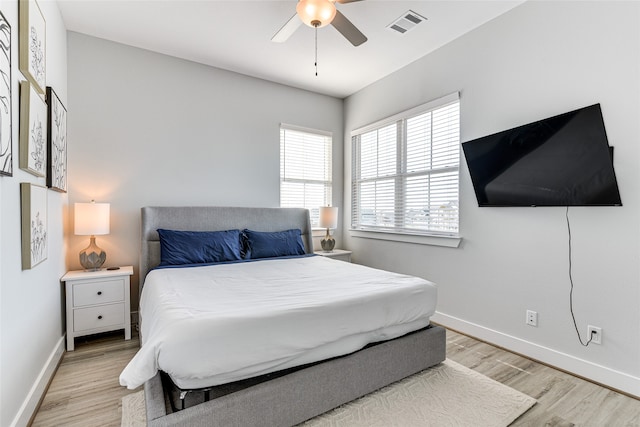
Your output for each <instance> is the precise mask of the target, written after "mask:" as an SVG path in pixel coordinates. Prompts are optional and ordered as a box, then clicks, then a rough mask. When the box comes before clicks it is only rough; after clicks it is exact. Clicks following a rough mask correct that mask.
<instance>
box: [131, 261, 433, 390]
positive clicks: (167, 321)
mask: <svg viewBox="0 0 640 427" xmlns="http://www.w3.org/2000/svg"><path fill="white" fill-rule="evenodd" d="M436 293H437V291H436V286H435V285H434V284H433V283H431V282H428V281H426V280H424V279H420V278H417V277H412V276H406V275H402V274H396V273H390V272H387V271H382V270H376V269H372V268H369V267H364V266H360V265H356V264H350V263H347V262H343V261H337V260H332V259H328V258H324V257H320V256H315V257H304V258H294V259H271V260H262V261H256V262H248V263H239V264H225V265H213V266H203V267H190V268H178V269H173V268H170V269H160V270H154V271H151V272H150V273H149V274H148V276H147V278H146V281H145V285H144V290H143V292H142V299H141V302H140V315H141V318H142V319H143V320H142V324H141V336H142V338H143V339H142V341H143V345H142V348H141V349H140V350H139V351H138V353H137V354H136V355H135V357H134V358H133V359H132V360H131V362H130V363H129V364H128V365H127V367H126V368H125V369H124V371H123V372H122V374H121V375H120V384H122V385H124V386H127V387H128V388H130V389H133V388H136V387H138V386H140V385H142V384H143V383H144V382H145V381H147V380H149V379H151V378H152V377H153V376H154V375H155V374H156V373H157V371H158V370H163V371H165V372H167V373H168V374H169V375H170V376H171V378H172V380H173V381H174V382H175V383H176V385H177V386H178V387H180V388H183V389H191V388H200V387H207V386H212V385H218V384H224V383H228V382H232V381H237V380H240V379H245V378H249V377H253V376H257V375H262V374H265V373H268V372H274V371H278V370H281V369H286V368H289V367H293V366H298V365H301V364H305V363H311V362H315V361H319V360H323V359H326V358H330V357H335V356H339V355H343V354H348V353H351V352H353V351H356V350H358V349H360V348H362V347H364V346H365V345H366V344H368V343H371V342H376V341H382V340H386V339H390V338H395V337H397V336H400V335H403V334H405V333H407V332H409V331H412V330H417V329H420V328H422V327H425V326H427V325H428V324H429V317H430V316H431V315H432V314H433V313H434V311H435V305H436Z"/></svg>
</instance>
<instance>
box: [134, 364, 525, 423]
mask: <svg viewBox="0 0 640 427" xmlns="http://www.w3.org/2000/svg"><path fill="white" fill-rule="evenodd" d="M143 393H144V392H143V391H140V392H137V393H133V394H130V395H127V396H125V397H123V398H122V426H123V427H142V426H144V425H146V419H145V406H144V394H143ZM535 403H536V400H535V399H533V398H532V397H529V396H527V395H525V394H523V393H520V392H519V391H517V390H514V389H512V388H510V387H508V386H506V385H504V384H501V383H499V382H497V381H494V380H492V379H491V378H488V377H486V376H484V375H482V374H479V373H477V372H475V371H473V370H471V369H468V368H466V367H464V366H462V365H459V364H458V363H456V362H453V361H451V360H449V359H447V360H446V361H444V362H443V363H441V364H439V365H437V366H434V367H433V368H430V369H427V370H424V371H422V372H419V373H417V374H415V375H412V376H410V377H408V378H405V379H404V380H401V381H398V382H396V383H393V384H391V385H389V386H387V387H384V388H381V389H380V390H377V391H375V392H373V393H371V394H368V395H366V396H364V397H362V398H360V399H357V400H354V401H353V402H350V403H347V404H345V405H342V406H340V407H338V408H336V409H334V410H332V411H329V412H327V413H325V414H322V415H320V416H318V417H315V418H313V419H311V420H309V421H307V422H306V423H304V424H302V425H303V426H304V427H329V426H330V427H365V426H366V427H373V426H380V427H383V426H384V427H389V426H398V427H418V426H420V427H422V426H425V427H427V426H434V427H447V426H452V427H454V426H455V427H465V426H469V427H505V426H508V425H509V424H511V422H513V421H514V420H515V419H516V418H518V417H519V416H520V415H522V414H523V413H525V412H526V411H527V410H528V409H529V408H531V407H532V406H533V405H534V404H535Z"/></svg>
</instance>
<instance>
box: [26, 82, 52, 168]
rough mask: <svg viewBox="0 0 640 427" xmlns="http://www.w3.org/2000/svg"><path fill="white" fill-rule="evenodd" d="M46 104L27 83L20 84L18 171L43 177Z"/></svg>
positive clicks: (45, 153)
mask: <svg viewBox="0 0 640 427" xmlns="http://www.w3.org/2000/svg"><path fill="white" fill-rule="evenodd" d="M46 132H47V104H45V103H44V101H43V100H42V98H41V97H40V95H38V94H37V93H36V91H35V90H34V89H33V86H32V85H31V84H30V83H29V82H28V81H22V82H20V169H24V170H26V171H27V172H30V173H32V174H34V175H35V176H45V174H46V169H47V144H46Z"/></svg>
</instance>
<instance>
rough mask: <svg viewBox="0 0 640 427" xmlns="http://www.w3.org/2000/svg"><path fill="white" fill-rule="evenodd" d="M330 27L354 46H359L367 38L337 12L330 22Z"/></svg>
mask: <svg viewBox="0 0 640 427" xmlns="http://www.w3.org/2000/svg"><path fill="white" fill-rule="evenodd" d="M331 25H333V26H334V27H335V29H336V30H338V31H339V32H340V34H342V35H343V36H344V37H345V38H346V39H347V40H349V42H351V44H352V45H354V46H360V45H361V44H362V43H364V42H366V41H367V37H366V36H365V35H364V34H362V33H361V32H360V30H359V29H357V28H356V26H355V25H353V24H352V23H351V21H349V20H348V19H347V17H346V16H344V15H343V14H342V13H341V12H340V11H339V10H337V11H336V16H335V18H333V21H331Z"/></svg>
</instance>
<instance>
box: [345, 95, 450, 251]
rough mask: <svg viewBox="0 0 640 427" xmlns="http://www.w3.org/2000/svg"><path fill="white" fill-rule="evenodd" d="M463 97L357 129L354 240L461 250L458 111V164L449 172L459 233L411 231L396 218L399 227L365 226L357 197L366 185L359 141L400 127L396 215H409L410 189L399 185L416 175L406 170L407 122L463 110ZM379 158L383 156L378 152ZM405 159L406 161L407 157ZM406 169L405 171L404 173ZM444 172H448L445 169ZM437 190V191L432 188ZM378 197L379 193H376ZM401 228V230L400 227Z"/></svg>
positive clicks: (446, 98)
mask: <svg viewBox="0 0 640 427" xmlns="http://www.w3.org/2000/svg"><path fill="white" fill-rule="evenodd" d="M459 101H460V96H459V93H458V92H454V93H452V94H449V95H446V96H443V97H441V98H438V99H435V100H432V101H430V102H427V103H424V104H421V105H419V106H417V107H414V108H411V109H409V110H405V111H402V112H400V113H398V114H394V115H393V116H390V117H387V118H385V119H382V120H379V121H376V122H374V123H371V124H369V125H366V126H363V127H361V128H358V129H354V130H353V131H351V142H352V147H351V152H352V159H351V160H352V161H351V167H352V169H351V209H352V211H351V218H350V228H349V231H350V234H351V236H353V237H365V238H375V239H382V240H393V241H404V242H410V243H421V244H429V245H438V246H448V247H457V246H459V244H460V241H461V237H460V234H459V232H460V208H459V203H460V161H461V159H460V157H461V156H460V154H461V153H460V123H459V118H460V112H459V110H458V118H457V120H458V128H457V135H456V139H455V141H456V146H457V150H458V151H457V164H455V166H453V167H447V168H446V171H447V172H451V173H455V174H456V176H455V178H454V179H455V181H456V190H455V191H456V193H457V195H456V200H455V201H454V202H455V204H456V220H455V224H456V230H455V231H453V230H452V231H443V230H433V229H431V230H424V229H414V228H410V227H407V226H406V224H405V223H404V221H400V222H398V220H397V218H394V220H395V221H394V222H395V225H393V226H387V225H385V226H378V225H369V226H368V225H367V224H363V223H362V222H361V220H362V218H358V217H357V215H358V212H359V208H360V201H359V200H356V197H359V194H358V191H357V186H358V184H359V183H362V182H363V181H364V180H365V179H363V178H362V176H361V175H359V173H360V172H361V170H360V168H361V166H362V163H361V162H362V159H361V151H360V150H359V147H358V146H359V144H360V143H361V140H360V139H359V138H360V137H361V136H362V135H364V134H366V133H369V132H372V131H376V130H381V129H383V128H385V127H387V126H389V125H395V126H396V133H397V137H396V141H395V145H396V153H397V154H396V157H395V160H394V161H395V162H396V165H397V171H396V173H395V174H393V175H392V176H393V177H394V180H395V182H396V184H395V190H394V191H393V193H392V194H393V197H392V200H393V209H394V212H396V213H398V212H399V213H400V214H401V215H402V214H404V212H406V209H407V208H408V206H409V204H408V203H407V201H406V199H407V195H408V194H409V195H410V193H407V192H406V191H405V190H406V187H401V186H399V184H398V183H399V182H401V181H402V182H403V183H404V182H406V179H407V178H408V177H410V176H411V175H412V173H410V172H407V169H406V164H407V162H406V161H405V160H406V152H407V144H408V138H407V133H406V129H407V121H408V120H410V119H412V118H415V117H417V116H420V115H423V114H425V113H428V112H431V111H434V110H438V109H439V108H443V107H446V106H448V105H451V104H453V103H458V108H459ZM432 142H433V139H432V138H431V139H430V145H431V143H432ZM377 153H378V154H377V155H379V152H377ZM403 156H405V157H403ZM403 168H404V169H403ZM436 169H437V168H435V167H432V168H430V169H429V171H428V172H424V174H425V175H428V176H431V175H432V174H433V175H434V176H435V175H436V173H437V172H435V171H436ZM443 170H444V169H443ZM380 177H381V175H377V178H376V179H378V178H380ZM430 188H431V189H433V187H430ZM376 195H377V193H376ZM422 196H426V194H422ZM398 225H399V226H398Z"/></svg>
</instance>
